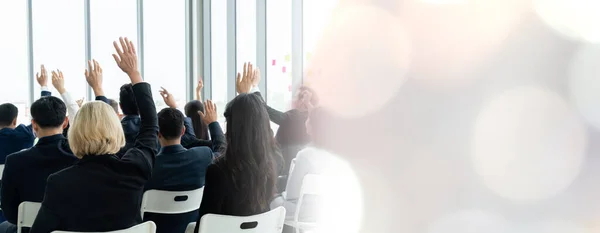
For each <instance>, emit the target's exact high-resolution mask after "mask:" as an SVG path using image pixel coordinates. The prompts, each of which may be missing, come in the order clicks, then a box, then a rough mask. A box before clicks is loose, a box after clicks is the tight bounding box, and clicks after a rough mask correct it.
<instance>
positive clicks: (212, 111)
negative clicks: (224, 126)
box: [198, 100, 218, 125]
mask: <svg viewBox="0 0 600 233" xmlns="http://www.w3.org/2000/svg"><path fill="white" fill-rule="evenodd" d="M198 114H200V116H201V117H202V120H203V121H204V123H205V124H207V125H210V123H213V122H217V119H218V118H217V105H216V104H215V103H213V102H212V101H211V100H207V101H206V102H205V103H204V113H202V111H198Z"/></svg>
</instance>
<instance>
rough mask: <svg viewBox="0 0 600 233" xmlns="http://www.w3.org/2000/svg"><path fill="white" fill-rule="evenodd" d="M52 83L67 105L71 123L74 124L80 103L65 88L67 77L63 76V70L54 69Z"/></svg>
mask: <svg viewBox="0 0 600 233" xmlns="http://www.w3.org/2000/svg"><path fill="white" fill-rule="evenodd" d="M52 85H53V86H54V88H56V90H57V91H58V93H60V96H61V97H62V99H63V101H64V102H65V104H66V105H67V112H68V113H69V124H73V119H75V114H77V111H79V105H78V104H77V102H76V101H75V100H73V99H72V98H71V95H70V94H69V92H67V89H66V88H65V78H64V76H63V73H62V71H60V70H57V71H52Z"/></svg>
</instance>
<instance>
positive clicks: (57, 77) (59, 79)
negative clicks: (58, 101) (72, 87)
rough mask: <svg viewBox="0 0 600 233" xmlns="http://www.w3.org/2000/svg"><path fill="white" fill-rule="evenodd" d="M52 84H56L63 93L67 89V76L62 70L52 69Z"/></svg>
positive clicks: (59, 91) (57, 88)
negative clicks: (65, 76)
mask: <svg viewBox="0 0 600 233" xmlns="http://www.w3.org/2000/svg"><path fill="white" fill-rule="evenodd" d="M52 86H54V88H56V90H57V91H58V93H60V94H61V95H62V94H63V93H65V92H66V91H67V90H66V89H65V78H64V76H63V73H62V71H60V70H56V71H52Z"/></svg>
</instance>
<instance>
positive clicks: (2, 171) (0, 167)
mask: <svg viewBox="0 0 600 233" xmlns="http://www.w3.org/2000/svg"><path fill="white" fill-rule="evenodd" d="M2 173H4V164H0V180H2Z"/></svg>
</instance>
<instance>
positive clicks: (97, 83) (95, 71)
mask: <svg viewBox="0 0 600 233" xmlns="http://www.w3.org/2000/svg"><path fill="white" fill-rule="evenodd" d="M85 80H86V81H87V83H88V84H89V85H90V87H92V90H94V94H95V95H96V96H104V90H103V89H102V81H103V77H102V67H100V63H98V62H97V61H96V60H92V61H88V68H87V69H86V70H85Z"/></svg>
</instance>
